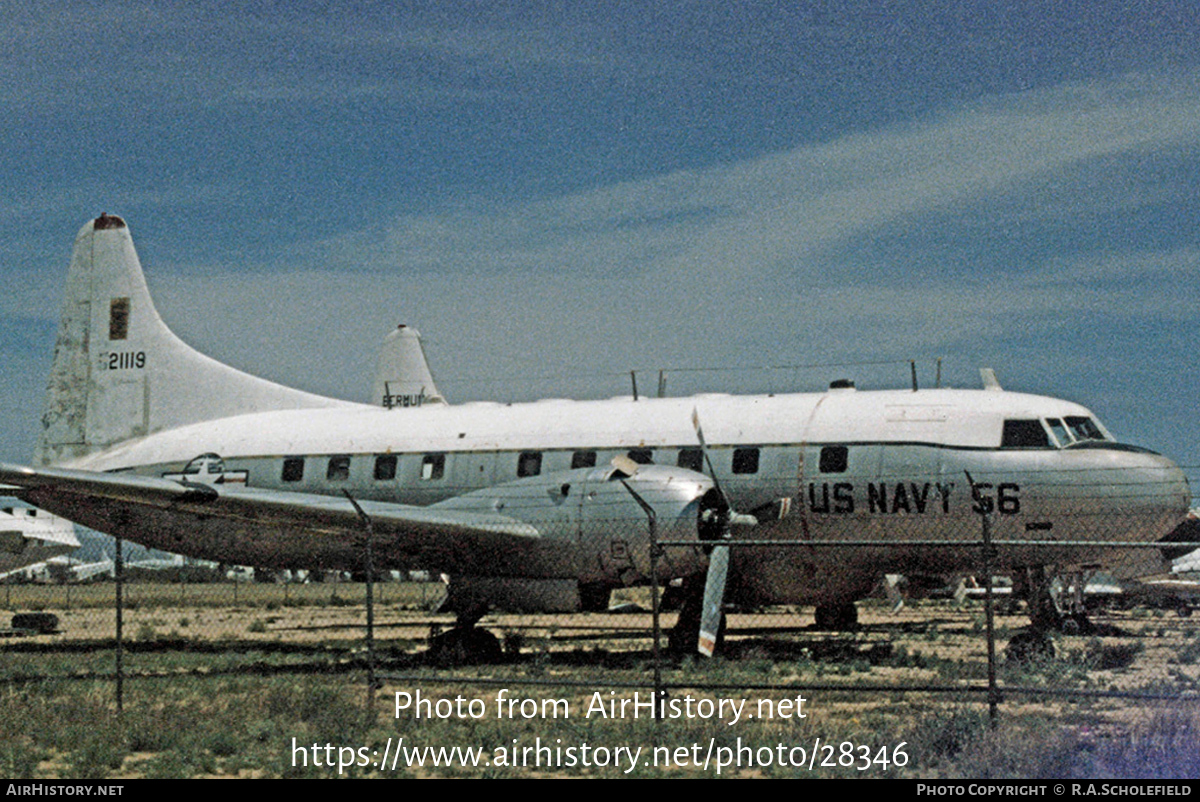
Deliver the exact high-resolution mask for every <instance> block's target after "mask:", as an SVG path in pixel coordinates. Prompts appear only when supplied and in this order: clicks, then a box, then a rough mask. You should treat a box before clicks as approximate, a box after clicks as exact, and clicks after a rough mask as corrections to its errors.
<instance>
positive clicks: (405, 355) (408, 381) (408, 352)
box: [371, 323, 446, 409]
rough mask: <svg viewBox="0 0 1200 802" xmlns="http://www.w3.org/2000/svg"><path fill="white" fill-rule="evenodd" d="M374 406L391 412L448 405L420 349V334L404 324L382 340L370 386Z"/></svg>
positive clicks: (423, 350) (421, 348)
mask: <svg viewBox="0 0 1200 802" xmlns="http://www.w3.org/2000/svg"><path fill="white" fill-rule="evenodd" d="M371 403H372V404H381V405H383V406H385V407H387V408H388V409H396V408H402V407H420V406H424V405H426V404H445V403H446V399H444V398H442V394H441V393H439V392H438V389H437V386H436V385H434V383H433V374H432V373H430V371H429V362H428V361H426V359H425V349H424V348H423V347H422V346H421V334H420V332H418V331H417V330H416V329H414V328H411V327H409V326H405V325H404V324H403V323H402V324H400V325H399V326H397V327H396V329H395V330H394V331H393V332H392V333H391V334H389V335H388V336H387V337H385V338H384V340H383V347H382V348H380V350H379V367H378V368H376V370H375V381H374V383H373V384H372V385H371Z"/></svg>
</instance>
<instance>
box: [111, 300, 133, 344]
mask: <svg viewBox="0 0 1200 802" xmlns="http://www.w3.org/2000/svg"><path fill="white" fill-rule="evenodd" d="M128 338H129V299H128V298H113V299H112V301H111V302H110V303H109V306H108V339H110V340H125V339H128Z"/></svg>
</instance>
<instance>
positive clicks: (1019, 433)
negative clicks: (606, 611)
mask: <svg viewBox="0 0 1200 802" xmlns="http://www.w3.org/2000/svg"><path fill="white" fill-rule="evenodd" d="M1000 447H1001V448H1049V447H1050V438H1049V437H1048V436H1047V435H1046V430H1045V429H1044V428H1043V427H1042V422H1041V421H1040V420H1006V421H1005V422H1004V432H1003V434H1001V436H1000Z"/></svg>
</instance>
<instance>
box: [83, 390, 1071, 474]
mask: <svg viewBox="0 0 1200 802" xmlns="http://www.w3.org/2000/svg"><path fill="white" fill-rule="evenodd" d="M693 409H694V410H696V411H697V412H698V414H699V418H700V422H701V424H702V426H703V429H704V434H705V438H706V440H707V441H708V443H709V444H711V445H716V446H725V445H729V446H732V445H771V444H785V443H786V444H799V443H866V442H921V443H931V444H939V445H945V446H952V447H961V448H997V447H999V445H1000V437H1001V430H1002V427H1003V421H1004V420H1005V419H1006V418H1046V417H1059V418H1061V417H1065V416H1069V415H1082V416H1087V417H1092V414H1091V412H1089V411H1088V410H1087V409H1086V408H1085V407H1082V406H1080V405H1078V404H1074V403H1071V402H1069V401H1063V400H1060V399H1054V398H1048V397H1045V396H1036V395H1027V394H1023V393H1010V392H994V391H993V392H985V391H979V390H921V391H917V392H913V391H904V390H885V391H861V392H860V391H854V390H831V391H829V392H825V393H796V394H786V395H752V396H729V395H700V396H693V397H689V398H663V399H649V398H647V399H641V400H638V401H634V400H633V399H631V398H614V399H609V400H603V401H569V400H561V399H552V400H545V401H536V402H531V403H522V404H499V403H491V402H476V403H468V404H459V405H455V406H446V407H442V406H438V407H422V408H418V409H408V410H404V411H403V412H397V411H393V410H386V409H380V408H378V407H374V406H367V405H362V406H356V407H348V408H333V409H308V410H284V411H277V412H262V413H254V414H249V415H239V416H235V417H230V418H221V419H218V420H213V421H207V422H204V423H198V424H193V425H189V426H182V427H179V428H176V429H171V430H168V431H164V432H159V433H156V434H153V435H150V436H148V437H143V438H138V439H134V440H130V441H128V442H126V443H123V444H121V445H119V446H117V447H115V448H112V449H109V450H107V451H104V452H101V453H98V454H95V455H92V456H89V457H85V458H83V459H80V460H76V461H73V462H71V463H68V464H67V465H66V466H67V467H77V468H86V469H91V470H113V469H121V468H136V467H138V466H144V465H163V464H167V463H172V462H186V461H187V460H190V459H192V458H193V457H195V456H196V455H197V454H200V453H202V452H214V453H217V454H219V455H221V456H222V457H225V458H227V459H228V458H236V457H250V456H271V455H286V454H298V455H317V454H370V453H375V454H382V453H414V452H457V451H514V450H547V449H571V448H594V449H604V448H638V447H644V448H657V447H670V446H673V447H681V446H690V445H695V444H696V443H697V439H696V433H695V430H694V429H693V427H692V411H693Z"/></svg>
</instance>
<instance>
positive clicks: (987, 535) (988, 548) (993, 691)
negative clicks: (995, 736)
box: [980, 513, 1000, 729]
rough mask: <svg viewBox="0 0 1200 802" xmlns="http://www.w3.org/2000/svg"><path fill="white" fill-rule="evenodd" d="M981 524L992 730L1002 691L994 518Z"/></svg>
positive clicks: (988, 516) (986, 516) (985, 518)
mask: <svg viewBox="0 0 1200 802" xmlns="http://www.w3.org/2000/svg"><path fill="white" fill-rule="evenodd" d="M980 522H981V528H982V535H983V576H984V586H983V588H984V590H983V609H984V620H985V621H986V622H987V663H988V720H989V721H990V722H991V726H992V729H995V728H996V720H997V717H998V715H999V710H998V707H999V704H1000V690H999V689H998V688H997V687H996V631H995V616H994V613H993V606H992V603H993V598H992V560H993V558H994V557H995V556H996V555H995V549H994V548H993V547H992V516H991V515H989V514H987V513H984V514H983V515H981V516H980Z"/></svg>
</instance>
